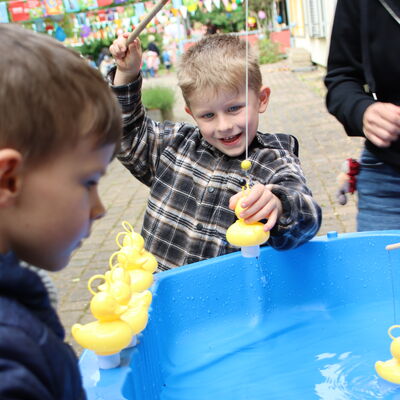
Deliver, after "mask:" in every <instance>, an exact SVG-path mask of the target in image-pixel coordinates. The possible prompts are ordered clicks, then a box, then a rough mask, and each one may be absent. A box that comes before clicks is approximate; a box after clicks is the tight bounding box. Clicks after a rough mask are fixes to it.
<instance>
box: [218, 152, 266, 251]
mask: <svg viewBox="0 0 400 400" xmlns="http://www.w3.org/2000/svg"><path fill="white" fill-rule="evenodd" d="M240 166H241V168H242V170H244V171H245V172H246V176H247V178H248V170H249V169H250V168H251V162H250V160H247V159H246V160H243V161H242V163H241V165H240ZM249 187H250V184H249V181H247V183H246V186H244V187H243V195H242V197H241V198H240V199H239V201H238V202H237V204H236V207H235V215H236V217H237V218H238V219H237V221H235V222H234V223H233V224H232V225H231V226H230V227H229V228H228V230H227V231H226V240H227V241H228V242H229V243H230V244H231V245H233V246H237V247H240V248H241V252H242V256H243V257H246V258H250V257H258V256H259V255H260V245H261V244H263V243H265V242H266V241H267V240H268V239H269V232H265V231H264V224H263V223H261V222H252V223H246V222H245V221H244V219H243V218H242V217H241V216H240V215H241V213H242V211H243V210H244V208H243V207H242V202H243V201H244V200H245V199H246V196H247V191H248V189H249Z"/></svg>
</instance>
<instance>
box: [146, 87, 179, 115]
mask: <svg viewBox="0 0 400 400" xmlns="http://www.w3.org/2000/svg"><path fill="white" fill-rule="evenodd" d="M142 102H143V105H144V106H145V107H146V108H147V109H159V110H161V111H163V110H165V111H170V110H172V107H173V106H174V103H175V94H174V91H173V90H172V89H170V88H167V87H165V86H150V87H147V88H144V89H143V90H142Z"/></svg>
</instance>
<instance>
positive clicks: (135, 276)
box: [109, 251, 154, 292]
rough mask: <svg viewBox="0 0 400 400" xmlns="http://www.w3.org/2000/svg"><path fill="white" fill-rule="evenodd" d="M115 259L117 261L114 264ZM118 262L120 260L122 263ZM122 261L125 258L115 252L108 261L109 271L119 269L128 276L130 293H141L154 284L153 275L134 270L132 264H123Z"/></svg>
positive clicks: (142, 270)
mask: <svg viewBox="0 0 400 400" xmlns="http://www.w3.org/2000/svg"><path fill="white" fill-rule="evenodd" d="M115 258H117V259H118V261H117V263H116V264H114V260H115ZM119 260H122V263H120V262H119ZM124 260H126V257H124V256H121V254H119V252H118V251H117V252H115V253H114V254H112V255H111V257H110V260H109V264H110V269H111V270H113V269H115V268H118V267H121V268H123V269H124V270H125V271H126V272H127V273H128V274H129V278H130V287H131V290H132V292H142V291H143V290H146V289H148V288H149V287H150V286H151V285H152V284H153V282H154V276H153V273H152V272H150V271H146V270H144V269H142V268H134V265H133V264H132V263H128V262H124Z"/></svg>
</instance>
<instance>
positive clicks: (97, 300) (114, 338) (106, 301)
mask: <svg viewBox="0 0 400 400" xmlns="http://www.w3.org/2000/svg"><path fill="white" fill-rule="evenodd" d="M127 309H128V307H127V306H121V305H120V304H118V302H117V301H116V300H115V299H114V298H113V297H112V296H111V295H110V294H109V293H107V292H98V293H96V294H95V295H94V296H93V298H92V301H91V302H90V310H91V312H92V314H93V315H94V317H95V318H96V319H98V321H94V322H90V323H88V324H85V325H81V324H74V325H73V326H72V328H71V332H72V336H73V337H74V339H75V340H76V341H77V343H79V344H80V345H81V346H82V347H84V348H85V349H89V350H92V351H93V352H95V353H96V354H98V355H100V356H108V355H111V354H115V353H118V352H120V351H121V350H122V349H123V348H125V347H126V346H128V345H129V343H130V342H131V340H132V337H133V331H132V329H131V327H130V325H129V324H128V323H127V322H125V321H122V320H121V319H120V315H121V314H123V313H124V312H126V310H127Z"/></svg>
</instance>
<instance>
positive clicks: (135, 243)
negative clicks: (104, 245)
mask: <svg viewBox="0 0 400 400" xmlns="http://www.w3.org/2000/svg"><path fill="white" fill-rule="evenodd" d="M122 226H123V227H124V229H125V231H124V232H119V233H118V235H117V237H116V242H117V245H118V247H119V248H121V247H123V246H131V247H137V249H138V250H140V249H143V248H144V239H143V236H142V235H141V234H140V233H137V232H135V230H134V229H133V227H132V225H131V224H130V223H129V222H128V221H123V222H122ZM121 237H123V241H122V244H121V243H120V238H121Z"/></svg>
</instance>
